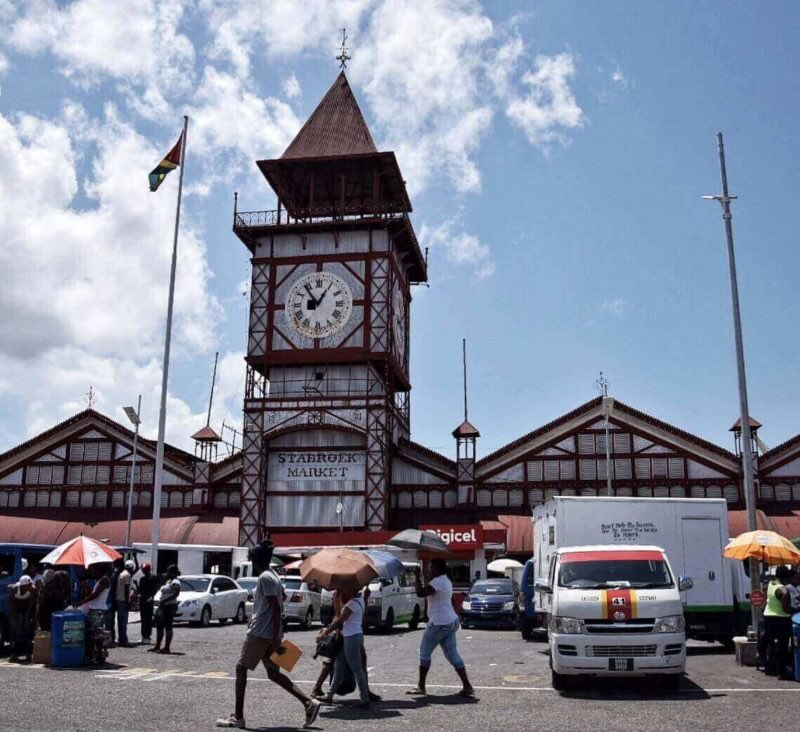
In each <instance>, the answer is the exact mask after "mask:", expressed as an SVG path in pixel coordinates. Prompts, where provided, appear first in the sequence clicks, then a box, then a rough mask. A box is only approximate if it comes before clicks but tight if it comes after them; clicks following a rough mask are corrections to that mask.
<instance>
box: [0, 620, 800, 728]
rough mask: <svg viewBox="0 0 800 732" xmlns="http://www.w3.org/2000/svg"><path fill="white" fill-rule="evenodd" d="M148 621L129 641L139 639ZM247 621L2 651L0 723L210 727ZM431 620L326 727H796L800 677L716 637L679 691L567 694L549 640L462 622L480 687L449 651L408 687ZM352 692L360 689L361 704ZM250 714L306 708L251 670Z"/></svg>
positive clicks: (308, 647) (397, 641)
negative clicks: (93, 663) (97, 658)
mask: <svg viewBox="0 0 800 732" xmlns="http://www.w3.org/2000/svg"><path fill="white" fill-rule="evenodd" d="M316 632H317V631H316V630H311V631H305V632H299V631H298V632H295V631H293V630H292V629H290V631H289V633H288V635H287V637H289V638H291V640H292V641H293V642H294V643H296V644H297V645H299V646H300V647H301V648H302V649H303V651H304V656H303V657H302V658H301V660H300V662H299V663H298V666H297V667H296V668H295V670H294V672H293V674H292V677H293V678H294V679H295V680H296V681H297V682H298V684H299V685H300V686H301V687H302V688H304V689H305V690H306V691H308V690H310V688H311V685H312V683H313V680H314V679H316V677H317V674H318V672H319V668H320V666H319V662H318V661H314V660H313V659H312V658H311V653H312V652H313V647H314V638H315V635H316ZM138 635H139V634H138V626H136V625H134V626H133V627H132V629H131V638H132V639H135V638H138ZM243 635H244V627H243V626H238V625H227V626H222V627H221V626H218V625H214V626H212V627H210V628H206V629H200V628H187V627H183V626H179V627H178V628H177V629H176V632H175V640H174V643H173V650H175V651H176V652H177V654H176V655H173V656H162V655H158V654H154V653H146V652H145V649H146V647H145V646H139V647H134V648H117V649H112V651H111V652H110V655H109V662H110V663H109V664H108V665H107V666H106V667H105V668H92V669H63V670H57V669H50V668H46V667H42V666H35V665H31V666H24V665H23V666H19V665H16V664H10V663H8V660H7V657H5V656H4V657H2V658H0V728H2V729H3V730H34V729H35V730H125V731H126V732H134V731H138V730H148V731H149V730H154V729H157V730H191V732H199V731H201V730H212V729H214V720H215V719H216V718H217V717H221V716H227V715H228V714H230V713H231V712H232V711H233V667H234V664H235V661H236V658H237V656H238V650H239V645H240V643H241V640H242V637H243ZM421 635H422V631H421V630H418V631H415V632H409V631H402V630H396V631H395V632H394V633H392V634H391V635H373V634H368V635H367V640H366V645H367V652H368V653H369V666H370V683H371V686H372V688H373V690H374V691H375V692H376V693H378V694H381V695H382V696H383V698H384V701H383V702H381V703H379V704H375V705H373V708H372V709H369V710H363V711H362V710H356V709H353V708H350V707H349V703H350V702H349V700H345V702H344V703H341V704H337V705H336V706H334V707H324V708H323V710H322V712H321V713H320V716H319V718H318V720H317V723H316V725H315V728H316V729H319V730H357V729H358V728H363V729H366V730H370V731H371V730H373V729H380V730H409V729H411V730H447V732H453V731H454V730H462V729H463V730H467V729H469V730H476V731H479V732H487V731H488V730H505V731H507V730H529V729H536V730H590V729H591V730H598V729H612V730H637V731H639V730H659V732H660V731H662V730H664V731H666V730H681V731H683V730H687V729H692V730H695V729H733V728H735V729H737V730H743V729H756V730H760V729H797V709H798V708H800V707H799V706H798V705H800V684H797V683H794V682H785V681H778V680H776V679H774V678H772V677H767V676H764V675H763V674H762V673H760V672H757V671H756V670H754V669H751V668H741V667H739V666H737V665H736V664H735V662H734V659H733V656H732V655H730V654H726V653H724V652H723V651H722V649H721V647H719V646H715V645H698V644H693V647H692V649H691V655H690V658H689V662H688V668H687V676H686V678H685V679H684V681H683V685H682V688H681V690H680V691H679V692H677V693H665V692H663V691H661V690H659V689H658V688H657V685H655V684H653V683H643V682H628V683H625V682H619V681H616V680H614V681H613V682H604V681H593V682H589V683H588V684H586V685H583V686H581V687H579V688H576V689H573V690H570V691H569V692H567V693H558V692H555V691H553V690H552V688H551V687H550V673H549V669H548V659H547V655H546V652H545V651H546V646H545V644H543V643H540V642H535V641H533V642H525V641H523V640H521V638H520V636H519V634H518V633H514V632H511V631H502V630H469V631H464V630H462V631H460V634H459V645H460V650H461V654H462V655H463V657H464V658H465V660H466V661H467V664H468V671H469V674H470V677H471V680H472V683H473V684H474V685H475V686H476V688H477V691H478V693H477V697H476V699H474V700H467V699H462V698H460V697H458V696H456V695H455V694H456V691H457V690H458V688H459V685H458V679H457V678H456V675H455V673H454V672H453V671H452V669H451V668H450V667H449V666H448V665H447V663H446V662H445V660H444V658H443V657H442V655H441V653H440V652H439V651H437V652H436V654H435V655H434V661H433V668H432V669H431V672H430V676H429V679H428V681H429V683H428V690H429V692H430V695H429V696H428V697H427V698H425V699H422V700H420V699H416V698H412V697H409V696H406V695H405V693H404V692H405V690H406V689H408V688H409V687H410V686H412V685H413V683H414V681H415V679H416V666H417V656H416V653H417V647H418V644H419V640H420V638H421ZM356 699H357V697H356V695H353V696H352V700H353V701H356ZM245 717H246V719H247V723H248V728H249V729H254V730H273V731H280V730H295V729H297V728H298V727H299V726H300V725H301V724H302V721H303V710H302V707H301V705H300V704H299V703H298V702H297V701H296V700H295V699H293V698H292V697H290V696H289V695H288V694H286V692H284V691H283V690H282V689H280V688H278V687H276V686H274V685H273V684H272V683H270V682H269V681H267V679H266V675H265V673H264V671H263V669H259V670H257V671H255V672H253V673H252V674H251V676H250V684H249V686H248V695H247V702H246V707H245Z"/></svg>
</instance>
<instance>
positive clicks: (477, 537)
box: [419, 524, 483, 551]
mask: <svg viewBox="0 0 800 732" xmlns="http://www.w3.org/2000/svg"><path fill="white" fill-rule="evenodd" d="M419 528H420V529H422V530H423V531H433V532H434V533H435V534H437V535H438V536H439V538H440V539H441V540H442V541H443V542H444V543H445V544H447V546H448V548H450V549H452V550H453V551H460V550H462V549H479V548H481V547H482V546H483V527H482V526H481V525H480V524H468V525H463V526H449V525H445V526H442V525H437V526H420V527H419Z"/></svg>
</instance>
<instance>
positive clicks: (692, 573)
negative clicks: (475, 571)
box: [533, 496, 750, 645]
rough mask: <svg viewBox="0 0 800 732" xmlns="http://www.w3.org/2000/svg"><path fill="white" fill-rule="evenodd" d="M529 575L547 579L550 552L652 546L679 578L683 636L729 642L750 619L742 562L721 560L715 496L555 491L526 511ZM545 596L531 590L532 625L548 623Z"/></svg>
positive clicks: (721, 508) (724, 518) (722, 526)
mask: <svg viewBox="0 0 800 732" xmlns="http://www.w3.org/2000/svg"><path fill="white" fill-rule="evenodd" d="M533 524H534V527H533V534H534V536H533V541H534V544H533V546H534V551H533V562H534V577H535V578H536V579H547V578H548V577H549V576H550V572H551V570H552V562H553V561H554V560H555V554H556V551H557V550H558V549H560V548H563V547H570V546H580V545H588V544H590V545H640V546H641V545H655V546H658V547H661V548H663V549H664V550H665V552H666V554H667V557H668V558H669V562H670V564H671V566H672V569H673V571H674V573H675V575H676V579H677V577H678V576H686V577H691V578H692V581H693V583H694V584H693V587H692V589H691V590H686V591H683V592H681V600H682V602H683V608H684V615H685V618H686V635H687V637H689V638H698V639H703V640H708V641H715V640H716V641H720V642H722V643H725V644H726V645H730V644H731V643H732V638H733V636H734V635H737V634H741V633H742V632H744V630H745V629H746V627H747V622H748V618H749V608H750V605H749V580H748V579H747V577H746V575H745V568H744V564H743V563H742V562H735V561H731V560H727V559H723V557H722V550H723V548H724V546H725V544H727V542H728V539H729V536H728V509H727V505H726V503H725V501H724V500H722V499H715V498H605V497H582V496H581V497H577V496H557V497H554V498H551V499H549V500H548V501H546V502H545V503H543V504H541V505H540V506H537V507H536V509H535V510H534V514H533ZM551 602H552V597H551V596H550V595H548V594H547V593H543V592H534V603H533V605H534V613H535V619H536V625H538V627H539V628H541V629H546V628H547V621H548V617H549V615H550V606H551Z"/></svg>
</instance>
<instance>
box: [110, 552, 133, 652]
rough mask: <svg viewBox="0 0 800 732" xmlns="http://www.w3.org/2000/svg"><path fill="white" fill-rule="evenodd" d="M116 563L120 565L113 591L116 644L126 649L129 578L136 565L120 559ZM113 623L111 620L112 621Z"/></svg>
mask: <svg viewBox="0 0 800 732" xmlns="http://www.w3.org/2000/svg"><path fill="white" fill-rule="evenodd" d="M117 562H118V563H119V564H120V565H122V566H121V567H119V568H118V569H117V582H116V587H115V589H114V593H115V597H114V608H115V615H116V619H117V644H118V645H120V646H122V647H124V648H127V647H129V646H130V643H129V642H128V611H129V609H130V605H129V602H130V594H131V576H132V574H133V570H134V569H135V568H136V565H134V563H133V562H132V561H131V560H130V559H129V560H128V561H127V562H125V563H124V564H123V563H122V560H121V559H118V560H117ZM112 623H113V619H112Z"/></svg>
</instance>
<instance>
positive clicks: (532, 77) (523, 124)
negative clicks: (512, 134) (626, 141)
mask: <svg viewBox="0 0 800 732" xmlns="http://www.w3.org/2000/svg"><path fill="white" fill-rule="evenodd" d="M574 75H575V62H574V59H573V58H572V55H571V54H569V53H560V54H558V55H556V56H541V55H540V56H537V57H536V58H535V59H534V64H533V69H532V70H528V71H526V72H525V73H524V74H523V76H522V83H523V84H524V85H525V86H527V87H528V92H527V94H526V95H524V96H520V95H518V94H516V93H511V94H510V95H509V101H508V106H507V108H506V114H507V115H508V117H509V118H510V119H511V121H512V122H513V123H514V124H515V125H517V126H518V127H519V128H520V129H521V130H522V131H523V132H524V133H525V135H526V136H527V138H528V141H529V142H530V143H531V144H532V145H537V146H539V147H541V148H543V149H544V150H545V151H546V150H547V149H548V148H549V147H550V145H551V144H552V143H554V142H558V143H560V144H561V145H567V144H569V137H568V136H567V135H566V132H565V130H571V129H575V128H578V127H582V126H583V123H584V119H585V116H584V113H583V110H582V109H581V108H580V107H579V106H578V103H577V101H576V100H575V95H574V93H573V92H572V89H571V88H570V85H569V82H570V80H571V79H572V77H573V76H574Z"/></svg>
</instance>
